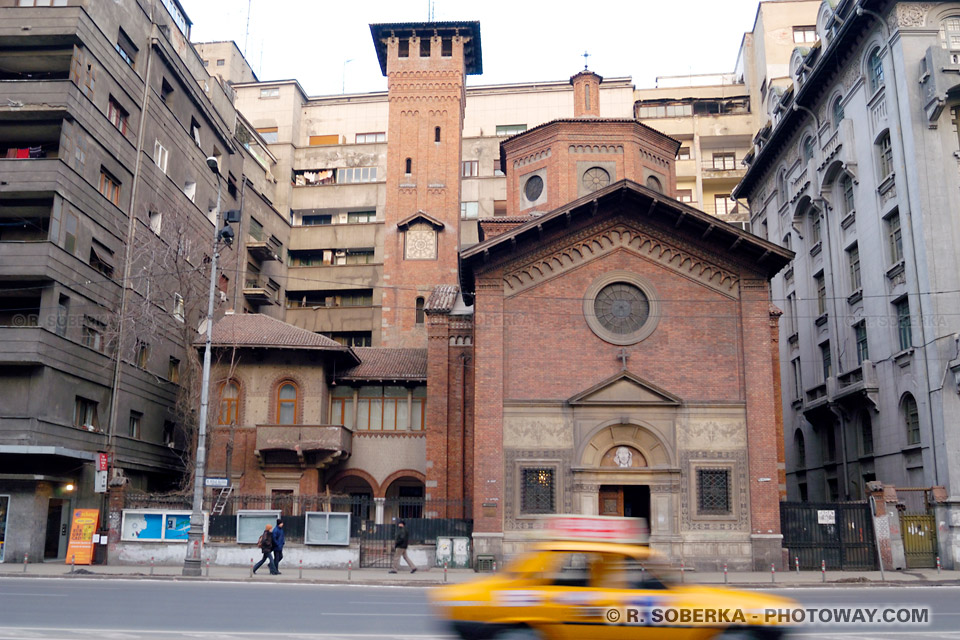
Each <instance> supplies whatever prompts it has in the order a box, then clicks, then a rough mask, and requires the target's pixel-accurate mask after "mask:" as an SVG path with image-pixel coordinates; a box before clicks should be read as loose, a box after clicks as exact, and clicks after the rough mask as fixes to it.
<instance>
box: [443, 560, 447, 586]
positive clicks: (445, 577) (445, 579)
mask: <svg viewBox="0 0 960 640" xmlns="http://www.w3.org/2000/svg"><path fill="white" fill-rule="evenodd" d="M443 581H444V582H446V581H447V561H446V560H444V561H443Z"/></svg>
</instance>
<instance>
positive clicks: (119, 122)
mask: <svg viewBox="0 0 960 640" xmlns="http://www.w3.org/2000/svg"><path fill="white" fill-rule="evenodd" d="M128 116H129V114H128V113H127V112H126V110H125V109H124V108H123V107H121V106H120V105H119V104H118V103H117V101H116V100H114V99H113V96H110V103H109V104H108V106H107V119H108V120H110V123H111V124H112V125H113V126H115V127H116V128H117V130H118V131H119V132H120V133H122V134H123V135H127V118H128Z"/></svg>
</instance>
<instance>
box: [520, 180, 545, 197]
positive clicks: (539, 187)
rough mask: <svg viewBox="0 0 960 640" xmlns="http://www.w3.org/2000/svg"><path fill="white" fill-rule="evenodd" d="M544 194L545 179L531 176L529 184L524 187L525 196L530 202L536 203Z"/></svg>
mask: <svg viewBox="0 0 960 640" xmlns="http://www.w3.org/2000/svg"><path fill="white" fill-rule="evenodd" d="M541 193H543V178H541V177H540V176H531V177H530V179H529V180H527V183H526V184H525V185H523V195H525V196H526V197H527V200H529V201H530V202H536V201H537V198H539V197H540V194H541Z"/></svg>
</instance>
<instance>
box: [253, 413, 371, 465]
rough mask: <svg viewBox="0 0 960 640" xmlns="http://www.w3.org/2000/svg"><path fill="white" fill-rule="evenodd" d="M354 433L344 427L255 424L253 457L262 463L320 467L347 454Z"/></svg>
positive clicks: (348, 453)
mask: <svg viewBox="0 0 960 640" xmlns="http://www.w3.org/2000/svg"><path fill="white" fill-rule="evenodd" d="M352 446H353V434H352V433H351V432H350V430H349V429H347V428H345V427H344V426H343V425H338V424H337V425H299V424H292V425H279V424H258V425H257V448H256V451H255V453H256V455H257V457H258V458H259V459H260V461H261V462H263V463H266V462H267V461H268V458H274V459H276V461H277V462H280V461H282V460H286V459H289V461H291V462H293V461H296V462H298V463H299V464H301V465H309V466H314V467H317V468H323V467H326V466H328V465H329V464H331V463H333V462H335V461H337V460H339V459H340V458H346V457H348V456H349V455H350V452H351V451H352Z"/></svg>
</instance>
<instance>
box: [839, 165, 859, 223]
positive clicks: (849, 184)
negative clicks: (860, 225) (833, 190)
mask: <svg viewBox="0 0 960 640" xmlns="http://www.w3.org/2000/svg"><path fill="white" fill-rule="evenodd" d="M837 187H838V188H839V190H840V201H841V202H842V203H843V213H844V215H846V214H848V213H853V211H854V209H855V208H856V200H855V199H854V194H853V178H851V177H850V175H849V174H846V173H845V174H843V175H842V176H840V179H839V180H838V181H837Z"/></svg>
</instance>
